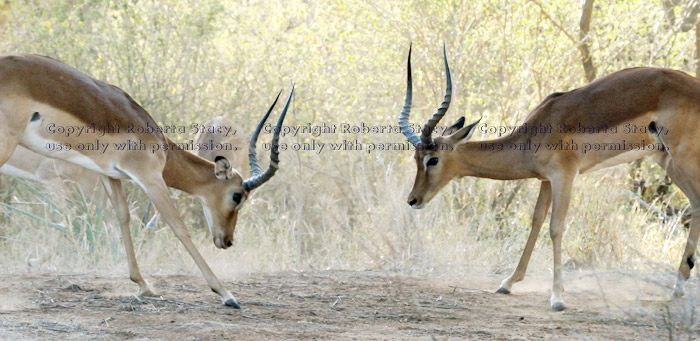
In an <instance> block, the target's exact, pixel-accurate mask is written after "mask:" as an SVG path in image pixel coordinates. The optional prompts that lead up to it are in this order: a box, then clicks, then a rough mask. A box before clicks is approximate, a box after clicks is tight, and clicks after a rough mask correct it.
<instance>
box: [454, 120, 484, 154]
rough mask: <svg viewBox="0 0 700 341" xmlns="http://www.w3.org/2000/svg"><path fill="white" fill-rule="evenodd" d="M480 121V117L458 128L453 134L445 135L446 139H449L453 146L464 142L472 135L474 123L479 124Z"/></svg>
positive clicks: (474, 127) (474, 129)
mask: <svg viewBox="0 0 700 341" xmlns="http://www.w3.org/2000/svg"><path fill="white" fill-rule="evenodd" d="M480 121H481V119H479V120H478V121H476V122H474V123H472V124H470V125H468V126H466V127H464V128H460V129H459V130H457V131H456V132H454V133H453V134H451V135H449V136H447V139H448V141H450V142H451V143H452V145H453V146H455V147H456V146H459V145H460V144H463V143H466V142H467V141H469V139H470V138H472V135H474V132H475V131H476V125H477V124H479V122H480ZM457 123H459V121H458V122H457ZM457 123H455V124H457ZM450 128H452V127H450ZM450 128H448V129H450Z"/></svg>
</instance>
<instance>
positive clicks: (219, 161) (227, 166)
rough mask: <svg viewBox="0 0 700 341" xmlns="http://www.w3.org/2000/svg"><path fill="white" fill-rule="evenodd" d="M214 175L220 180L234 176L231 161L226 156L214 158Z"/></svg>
mask: <svg viewBox="0 0 700 341" xmlns="http://www.w3.org/2000/svg"><path fill="white" fill-rule="evenodd" d="M214 175H216V178H217V179H219V180H229V179H231V178H233V169H232V168H231V162H229V161H228V159H226V158H225V157H223V156H221V155H219V156H217V157H216V158H215V159H214Z"/></svg>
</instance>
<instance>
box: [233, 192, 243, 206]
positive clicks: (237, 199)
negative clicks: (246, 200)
mask: <svg viewBox="0 0 700 341" xmlns="http://www.w3.org/2000/svg"><path fill="white" fill-rule="evenodd" d="M241 198H243V195H242V194H241V193H233V201H234V202H235V203H236V204H240V203H241Z"/></svg>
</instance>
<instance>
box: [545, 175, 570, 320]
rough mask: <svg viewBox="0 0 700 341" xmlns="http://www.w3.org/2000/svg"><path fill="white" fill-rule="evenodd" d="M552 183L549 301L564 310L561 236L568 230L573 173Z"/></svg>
mask: <svg viewBox="0 0 700 341" xmlns="http://www.w3.org/2000/svg"><path fill="white" fill-rule="evenodd" d="M551 183H552V218H551V221H550V224H549V225H550V226H549V235H550V237H551V238H552V250H553V252H554V255H553V258H554V264H553V282H552V296H551V297H550V299H549V303H550V304H551V306H552V310H554V311H562V310H564V308H565V307H566V306H565V305H564V301H563V300H562V298H561V295H562V292H563V291H564V283H563V281H564V279H563V278H562V275H561V238H562V236H563V234H564V230H566V213H567V211H568V209H569V202H570V201H571V189H572V187H573V183H574V176H573V175H561V176H558V177H556V178H555V179H552V180H551Z"/></svg>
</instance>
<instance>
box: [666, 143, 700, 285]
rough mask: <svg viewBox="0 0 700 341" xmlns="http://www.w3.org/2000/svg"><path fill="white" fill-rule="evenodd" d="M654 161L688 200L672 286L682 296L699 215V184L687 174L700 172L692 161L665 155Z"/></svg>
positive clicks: (699, 229)
mask: <svg viewBox="0 0 700 341" xmlns="http://www.w3.org/2000/svg"><path fill="white" fill-rule="evenodd" d="M675 157H677V156H675ZM655 161H656V162H657V163H659V164H660V165H661V166H662V167H664V168H666V173H667V174H668V176H669V177H670V178H671V180H673V182H674V183H675V184H676V185H678V187H679V188H680V189H681V190H682V191H683V193H684V194H685V195H686V196H687V197H688V199H689V200H690V205H691V221H690V232H689V233H688V240H687V241H686V244H685V251H683V258H681V264H680V266H679V267H678V277H677V278H676V284H675V286H674V288H673V294H674V296H683V295H684V293H685V281H686V280H688V278H690V270H691V269H693V267H694V266H695V260H696V259H695V252H696V250H697V246H698V238H699V237H700V217H697V213H700V185H699V184H697V182H695V181H693V180H694V177H691V176H688V174H700V167H698V166H696V165H695V164H693V163H687V164H678V163H675V162H673V161H671V158H670V157H668V156H667V155H664V156H663V157H658V158H655Z"/></svg>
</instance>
